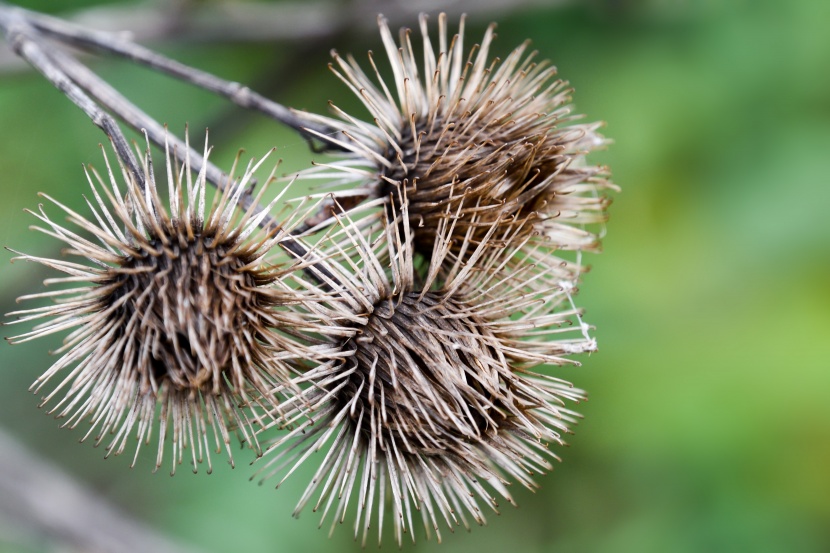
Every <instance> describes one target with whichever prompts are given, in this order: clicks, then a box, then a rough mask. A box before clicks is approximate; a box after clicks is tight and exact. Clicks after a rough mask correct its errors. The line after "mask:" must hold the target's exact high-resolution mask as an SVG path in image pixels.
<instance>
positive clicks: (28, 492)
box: [0, 430, 197, 553]
mask: <svg viewBox="0 0 830 553" xmlns="http://www.w3.org/2000/svg"><path fill="white" fill-rule="evenodd" d="M6 524H8V525H9V527H10V529H11V530H13V531H14V534H17V536H18V539H19V540H21V541H23V542H24V543H25V542H29V545H32V544H33V543H37V544H38V546H37V548H38V549H40V548H41V547H42V546H43V545H44V544H43V542H44V540H46V542H47V543H48V544H50V545H51V546H52V547H50V548H49V550H55V551H67V552H71V551H99V552H104V551H121V552H124V553H139V552H141V553H143V552H146V551H155V552H158V553H196V552H197V550H196V549H194V548H193V547H190V546H184V545H180V544H176V543H173V542H171V541H170V539H169V538H167V537H165V536H162V535H160V534H158V533H157V532H156V531H154V530H153V529H152V528H150V527H148V526H146V525H145V524H143V523H141V522H139V521H136V520H133V519H131V518H129V517H128V516H127V515H126V514H125V513H123V512H122V511H121V510H120V509H118V508H117V507H115V506H114V505H111V504H110V503H108V502H107V501H105V500H104V499H103V498H101V497H99V496H97V495H95V494H92V493H90V492H89V491H88V490H86V489H85V488H84V487H83V486H82V485H81V484H80V483H79V482H77V481H75V480H73V479H72V478H71V477H70V476H69V475H67V474H65V473H63V472H61V471H59V470H58V469H56V468H55V467H52V466H50V465H49V464H47V463H45V462H44V461H42V460H41V459H38V458H37V457H35V456H34V455H33V454H32V453H31V452H29V451H26V449H24V448H23V447H22V446H21V445H20V444H19V443H17V441H16V440H14V439H13V438H12V437H11V436H9V435H8V434H6V433H5V432H3V431H2V430H0V526H5V525H6ZM0 541H2V540H0Z"/></svg>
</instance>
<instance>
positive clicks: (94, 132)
mask: <svg viewBox="0 0 830 553" xmlns="http://www.w3.org/2000/svg"><path fill="white" fill-rule="evenodd" d="M98 3H101V2H98ZM50 4H51V3H50ZM86 4H92V3H91V2H87V3H86ZM31 5H32V7H37V8H41V9H44V8H47V6H45V5H44V2H40V3H39V4H37V5H36V4H35V3H34V2H32V3H31ZM51 5H52V6H54V4H51ZM49 9H53V8H49ZM470 15H471V19H472V24H471V28H470V31H469V35H468V37H469V38H468V41H469V43H472V42H473V41H475V40H477V38H478V37H479V36H480V35H481V32H482V31H483V25H484V24H486V21H482V20H481V19H480V18H477V17H475V14H470ZM828 21H830V4H829V3H827V2H826V0H795V1H792V2H776V1H773V0H768V1H759V2H692V1H691V0H689V1H679V2H667V1H663V2H660V1H656V0H654V1H642V2H611V1H610V0H608V1H596V2H589V3H583V4H580V5H572V6H568V7H551V8H544V9H543V8H537V9H535V10H533V11H526V10H525V11H517V12H516V13H512V14H509V15H508V16H506V17H503V18H501V20H500V21H499V27H498V32H499V38H498V40H497V42H496V51H497V53H498V54H501V55H505V54H507V53H508V52H509V50H510V49H511V48H512V47H514V46H515V45H517V44H519V43H520V42H521V41H523V40H525V39H526V38H531V39H532V41H533V45H534V47H535V48H536V49H538V50H539V51H540V57H541V58H549V59H551V60H552V61H553V62H554V64H556V65H557V66H558V68H559V71H560V74H561V76H562V77H563V78H565V79H568V80H569V81H570V82H571V84H572V85H573V86H574V87H575V89H576V92H575V95H574V100H575V106H576V109H577V111H578V112H581V113H585V114H587V119H588V120H596V119H602V120H604V121H606V122H607V127H606V128H605V132H606V134H607V135H608V136H609V137H611V138H612V139H613V140H614V141H615V143H614V144H613V145H612V146H611V147H610V148H609V149H608V150H607V151H606V152H602V153H600V154H599V155H598V156H597V158H596V159H597V160H598V161H601V162H603V163H607V164H608V165H609V166H610V167H611V170H612V172H613V175H614V180H615V182H617V183H619V184H620V185H621V186H622V188H623V192H622V193H620V194H618V195H616V196H615V203H614V205H613V206H612V207H611V221H610V223H609V225H608V235H607V238H606V239H605V241H604V245H605V252H604V253H603V254H602V255H600V256H591V257H590V258H589V262H590V263H591V264H592V265H593V270H592V271H591V272H590V273H588V274H587V275H586V276H585V278H584V282H583V285H582V287H581V288H582V289H581V292H580V294H579V296H578V303H579V304H580V305H582V306H584V307H585V308H586V311H587V315H586V320H587V321H589V322H590V323H591V324H593V325H595V326H596V328H597V330H596V336H597V338H598V341H599V345H600V351H599V353H597V354H595V355H592V356H591V357H586V358H584V359H582V361H583V366H582V367H581V368H566V369H564V370H563V373H564V377H565V378H567V379H569V380H571V381H573V382H574V383H575V384H576V385H578V386H579V387H581V388H584V389H587V390H588V391H589V393H590V401H588V402H587V403H585V404H583V405H582V406H580V407H581V412H582V413H583V414H584V415H585V420H584V421H583V422H582V423H581V424H580V425H579V426H578V427H577V429H576V435H574V436H572V437H571V439H570V440H569V441H570V443H571V447H570V448H568V449H565V450H563V451H561V456H562V458H563V461H564V462H563V463H562V464H561V465H559V466H557V468H556V470H555V471H554V472H553V473H552V474H550V475H547V476H545V477H542V478H539V483H540V484H541V489H540V490H539V491H538V492H537V493H536V494H532V493H530V492H528V491H526V490H518V489H517V490H515V496H516V499H517V501H518V503H519V504H520V508H519V509H513V508H512V507H510V506H509V505H506V504H505V505H504V507H503V509H502V514H501V515H500V516H490V517H488V518H489V520H490V524H489V526H488V527H487V528H475V529H474V530H473V532H472V534H471V535H469V536H468V535H464V534H465V533H464V532H463V531H460V532H457V533H456V534H455V535H448V533H447V535H445V544H444V545H443V546H442V547H443V551H453V552H463V551H511V552H515V553H520V552H525V551H527V552H531V551H532V552H536V551H555V552H557V553H565V552H592V553H595V552H599V553H602V552H608V553H612V552H613V553H624V552H632V553H645V552H661V553H662V552H672V553H684V552H698V551H707V552H710V551H723V552H731V551H752V552H756V553H759V552H793V553H801V552H805V553H806V552H820V551H827V550H830V530H828V529H827V528H828V525H827V523H828V521H830V470H828V469H829V468H830V286H828V285H830V215H828V211H830V156H828V154H827V150H828V147H829V146H830V71H828V67H830V33H828V32H827V22H828ZM411 24H412V25H413V26H414V25H415V24H416V21H414V20H413V21H412V23H411ZM340 40H341V42H340V43H337V44H331V45H328V46H336V47H337V48H338V50H340V51H343V52H349V51H350V52H353V53H355V54H356V55H357V57H358V59H361V60H362V59H365V54H364V52H365V51H366V50H367V49H369V48H373V49H375V50H378V49H379V47H380V46H379V40H378V38H377V36H376V35H374V34H366V35H363V34H353V35H350V36H348V37H343V38H341V39H340ZM154 46H156V47H159V48H161V49H163V50H164V51H166V52H168V53H169V54H170V55H172V56H173V57H175V58H179V59H182V60H185V61H186V62H187V63H189V64H192V65H194V66H197V67H200V68H203V69H206V70H208V71H211V72H214V73H217V74H219V75H221V76H223V77H224V78H228V79H232V80H238V81H241V82H245V83H249V84H251V85H253V86H254V87H256V86H257V85H261V86H264V87H265V88H271V89H272V90H275V91H276V92H275V93H274V94H275V95H274V97H275V99H276V100H278V101H280V102H282V103H284V104H288V105H294V106H298V107H304V108H308V109H311V110H316V111H325V110H326V109H327V108H326V101H327V100H329V99H331V100H334V101H335V102H337V103H338V104H348V103H349V100H348V95H349V93H348V91H347V90H346V89H345V87H344V86H342V85H340V83H339V82H338V81H336V79H335V78H334V77H333V76H332V75H330V74H329V73H328V72H327V71H326V69H325V62H326V59H327V58H326V49H327V48H323V49H322V50H321V52H322V53H317V54H313V55H311V56H310V57H309V59H308V63H301V64H299V65H297V64H296V62H294V63H295V65H297V66H296V67H295V68H294V69H293V70H292V72H291V74H289V75H285V74H282V73H280V70H281V68H283V67H284V66H285V64H288V63H291V60H292V55H293V54H294V53H295V50H293V49H294V48H295V47H296V45H292V44H284V45H283V44H269V45H259V46H258V45H238V44H236V45H234V44H215V45H211V44H199V43H193V44H160V45H154ZM298 55H299V54H298ZM94 66H95V68H96V69H97V70H98V71H100V72H101V73H102V74H103V75H104V76H106V77H107V78H108V79H110V80H111V82H113V83H114V84H115V85H116V86H117V87H118V88H119V89H120V90H123V91H125V92H126V93H127V95H128V96H129V97H130V98H131V99H133V100H135V101H136V102H137V103H138V104H139V105H141V106H142V107H143V108H144V109H145V110H146V111H147V112H149V113H151V114H153V115H154V116H156V117H158V118H159V119H160V120H162V121H163V122H166V123H168V124H169V125H170V127H171V129H174V130H175V129H181V128H183V127H184V125H185V123H189V125H190V127H191V129H194V130H198V132H196V133H194V134H196V135H197V136H198V139H196V140H194V141H196V142H201V141H202V140H203V135H202V129H203V128H204V127H205V126H208V125H210V126H211V134H212V142H213V143H214V144H215V145H216V152H215V154H216V155H215V157H214V159H215V160H216V161H217V163H219V164H220V165H222V166H227V165H228V164H229V163H230V161H231V160H232V159H233V156H234V155H235V154H236V151H237V149H238V148H240V147H244V148H246V150H247V151H248V152H249V153H250V155H256V156H259V155H261V154H262V153H264V152H265V151H267V150H268V149H269V148H271V147H272V146H276V147H277V148H278V150H277V155H278V156H279V157H281V158H283V159H284V160H285V162H286V163H285V165H284V166H283V170H284V171H285V172H291V171H295V170H297V169H299V168H302V167H303V166H305V165H307V164H308V162H309V160H310V159H312V158H313V154H311V153H310V152H308V150H307V148H306V146H305V143H304V142H303V141H302V140H301V139H299V138H298V137H297V136H296V135H294V134H292V133H291V132H289V131H286V130H284V129H283V128H281V127H280V126H279V125H277V124H275V123H272V122H270V121H267V120H265V119H264V118H262V117H258V116H252V115H250V114H243V113H241V112H240V111H239V110H238V109H237V108H234V107H232V106H230V105H228V104H227V103H225V102H224V101H223V100H221V99H217V98H215V97H212V96H210V95H209V94H207V93H205V92H202V91H199V90H196V89H194V88H191V87H188V86H185V85H181V84H178V83H175V82H173V81H171V80H169V79H166V78H164V77H158V76H154V75H152V74H150V73H149V72H147V71H146V70H144V69H140V68H135V67H131V66H128V65H126V64H124V63H121V62H117V61H111V60H105V61H100V62H95V65H94ZM271 73H275V74H280V76H281V77H280V78H282V79H285V81H284V82H279V83H274V82H272V81H269V79H268V77H267V76H268V75H269V74H271ZM0 129H2V132H0V190H2V196H1V197H2V200H3V201H2V202H0V245H2V246H8V247H10V248H13V249H16V250H20V251H26V252H29V253H35V254H40V255H46V254H49V255H58V252H59V245H58V244H57V243H56V242H55V241H52V240H46V239H44V237H43V236H42V235H38V234H36V233H33V232H29V231H26V230H25V229H26V227H27V226H28V225H30V224H33V223H34V220H33V218H32V217H31V216H28V215H26V214H24V213H23V212H22V210H23V208H26V207H28V208H35V207H36V206H37V204H38V202H39V201H41V200H40V199H39V198H38V197H37V196H36V193H37V192H39V191H42V192H47V193H49V194H50V195H52V196H54V197H56V198H58V199H59V200H61V201H65V202H66V203H68V204H70V205H74V206H81V205H82V198H81V195H80V194H81V191H82V190H83V188H84V187H85V186H86V184H85V180H84V177H83V172H82V170H81V164H82V163H89V162H91V163H93V164H94V165H98V166H100V165H101V162H100V152H99V150H98V146H97V144H98V143H99V142H101V141H102V140H103V136H102V135H101V134H100V131H98V129H96V128H95V127H94V126H93V125H92V124H91V123H89V122H88V121H87V120H86V119H85V117H84V115H83V114H82V113H81V112H80V111H79V110H78V109H77V108H75V107H74V106H72V105H71V104H70V103H69V102H68V101H67V100H66V99H65V98H63V97H62V96H61V94H60V93H59V92H57V91H56V90H54V89H53V88H52V87H51V86H50V85H49V84H48V83H46V82H45V81H44V80H43V79H41V78H40V77H39V76H36V75H35V74H33V73H31V72H25V71H23V72H15V73H9V74H3V75H0ZM12 255H13V254H11V253H9V252H5V253H4V254H2V255H0V262H1V263H0V275H2V276H0V279H2V280H1V281H2V297H1V298H0V307H2V309H3V312H8V311H10V310H12V309H14V298H15V297H17V296H19V295H21V294H23V293H27V292H32V291H34V290H33V283H37V282H39V281H40V280H42V279H43V278H45V277H46V273H45V271H43V270H42V268H40V267H38V266H35V265H34V264H26V263H15V264H13V265H12V264H9V263H8V259H9V258H10V257H12ZM4 333H5V334H6V335H10V334H12V333H13V329H10V328H6V329H5V331H4ZM57 345H58V340H57V339H56V340H54V342H53V343H50V344H48V346H47V344H45V343H33V344H26V345H21V346H16V347H9V346H8V345H3V346H2V355H0V359H2V361H0V378H2V386H0V425H2V426H3V427H4V428H5V429H6V430H7V431H9V432H11V433H13V434H14V435H15V436H16V437H18V438H19V439H20V440H22V441H24V442H25V443H26V444H27V445H29V446H30V447H31V448H32V449H34V450H35V451H37V452H38V453H39V454H40V455H42V456H43V457H44V458H47V459H49V460H50V461H52V462H53V463H55V464H58V465H59V466H61V467H62V468H64V469H65V470H67V471H69V472H70V473H72V474H74V475H76V476H77V477H78V478H79V479H80V480H82V481H84V482H86V483H88V486H89V487H90V489H93V490H96V491H98V492H100V493H101V494H102V495H104V496H105V497H108V498H109V499H110V500H111V501H113V502H114V503H116V504H118V505H119V506H121V507H122V508H123V509H124V510H125V511H127V512H129V513H132V514H133V515H135V516H136V517H137V518H140V519H143V520H145V521H147V522H148V523H150V524H151V525H152V526H154V527H156V528H158V529H159V530H161V531H163V532H166V533H168V534H170V535H172V536H174V537H176V538H178V539H180V540H182V541H183V542H190V543H192V544H195V545H197V546H199V547H201V548H203V549H204V550H206V551H210V552H221V551H232V550H240V551H305V550H316V551H345V550H348V549H350V548H354V549H355V550H357V549H359V545H357V544H353V542H352V540H351V528H350V527H349V526H348V525H344V527H343V528H338V529H336V531H335V533H334V537H333V538H332V539H331V540H328V539H327V538H326V531H325V530H323V531H318V530H317V529H316V528H317V522H318V516H317V515H315V514H314V513H311V512H310V511H307V512H305V513H304V514H303V517H302V518H301V519H300V520H294V519H292V518H291V516H290V514H291V512H292V510H293V506H294V504H295V502H296V500H297V499H298V498H299V495H300V494H301V490H302V489H303V488H304V486H305V479H306V478H308V477H309V475H310V474H311V472H312V469H313V467H312V465H313V463H309V464H308V466H307V467H305V468H304V470H301V471H300V472H299V473H298V474H296V475H295V476H293V477H292V478H291V479H290V480H288V481H287V482H286V483H285V485H283V486H282V487H281V488H280V489H279V490H278V491H274V490H273V489H272V488H273V484H274V483H275V482H270V481H269V482H268V483H266V484H265V485H264V486H263V487H257V486H256V485H255V484H253V483H248V482H247V481H246V480H247V477H248V476H249V475H250V474H252V473H253V470H252V469H251V468H250V467H248V466H247V457H246V456H245V455H244V452H241V453H242V454H241V455H239V458H240V461H239V465H238V466H237V468H236V469H234V470H233V471H231V470H230V469H229V468H228V467H226V466H225V465H224V463H223V461H221V460H220V461H219V462H218V465H219V466H218V467H216V470H215V473H214V474H213V475H210V476H207V475H205V474H203V472H204V471H203V470H202V471H201V472H200V474H199V475H196V476H192V475H190V474H189V473H188V472H189V471H188V470H187V467H186V466H183V467H181V468H180V470H179V473H178V474H177V476H176V477H175V478H169V477H167V476H166V475H165V474H164V473H165V471H166V470H168V467H167V466H165V467H163V468H162V470H161V471H159V474H155V475H152V474H151V473H150V470H151V460H150V459H144V460H143V462H140V463H139V465H138V466H137V467H136V468H135V469H133V470H129V469H128V465H129V461H130V459H128V458H127V457H128V456H127V455H125V456H124V458H115V459H109V460H107V461H104V460H103V459H102V457H103V451H101V450H95V449H93V448H92V447H91V446H90V445H89V444H84V445H78V444H77V443H76V441H77V439H78V438H80V436H81V432H80V431H79V430H76V431H73V432H70V431H66V430H59V429H58V428H57V427H58V423H56V421H54V420H52V419H51V418H50V417H48V416H45V415H44V414H43V413H41V412H39V411H38V410H37V408H36V403H37V398H36V397H34V396H32V395H31V394H29V393H28V392H27V391H26V390H27V388H28V386H29V384H30V383H31V382H32V381H33V380H34V379H35V378H36V377H37V376H38V375H39V374H40V373H42V372H43V371H44V370H45V369H46V368H47V367H48V366H49V365H50V363H51V362H52V361H53V359H51V358H50V357H49V355H48V352H47V351H46V349H47V347H48V348H55V347H57ZM147 457H149V456H147ZM326 528H327V527H326ZM371 547H373V546H371ZM385 547H392V548H394V543H393V541H392V540H391V539H387V540H386V545H385ZM416 547H417V549H418V550H421V551H432V550H438V546H437V545H436V543H435V542H434V541H432V542H426V541H424V540H419V543H418V545H417V546H416ZM2 549H3V539H2V536H0V550H2ZM405 549H407V550H409V549H411V547H409V546H405ZM46 550H48V549H46Z"/></svg>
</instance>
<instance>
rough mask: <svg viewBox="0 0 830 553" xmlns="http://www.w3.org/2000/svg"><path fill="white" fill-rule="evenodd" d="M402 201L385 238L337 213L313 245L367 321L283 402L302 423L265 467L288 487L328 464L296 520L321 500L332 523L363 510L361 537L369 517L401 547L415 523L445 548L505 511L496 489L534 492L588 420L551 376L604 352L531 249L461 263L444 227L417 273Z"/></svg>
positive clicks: (355, 312) (482, 253)
mask: <svg viewBox="0 0 830 553" xmlns="http://www.w3.org/2000/svg"><path fill="white" fill-rule="evenodd" d="M397 204H398V205H400V206H401V211H400V212H393V213H392V216H391V217H390V216H389V215H388V214H387V215H386V216H384V217H378V218H377V219H376V221H377V225H376V226H375V228H373V229H372V228H368V227H367V225H366V223H365V222H363V223H362V224H360V225H359V224H358V223H354V222H351V221H349V220H348V219H346V218H345V216H338V217H337V219H338V222H337V224H336V225H335V227H334V228H333V229H331V230H330V233H329V234H328V235H327V237H326V238H325V239H324V240H322V241H321V242H320V243H318V244H317V245H316V247H314V248H311V247H309V259H311V258H314V259H317V260H319V261H318V263H319V265H318V266H317V267H318V269H317V270H319V271H322V268H323V267H325V268H326V269H325V270H326V273H327V274H328V275H329V277H330V278H328V279H327V282H328V283H329V285H330V287H331V288H332V295H333V297H340V298H346V299H348V300H349V301H351V303H352V308H351V309H352V316H353V318H355V320H354V322H353V323H352V327H353V329H352V332H351V333H348V334H346V335H341V336H331V337H330V340H331V342H332V343H334V344H337V346H338V347H339V350H340V351H339V353H338V354H336V355H335V356H333V357H332V358H331V359H330V360H329V361H327V362H322V363H318V364H317V365H316V366H314V367H312V368H311V369H310V370H309V371H308V372H306V373H305V374H303V375H302V376H298V377H297V378H296V379H295V380H294V383H295V384H296V385H297V386H298V388H302V392H300V393H299V395H297V396H295V397H293V398H291V399H289V400H286V402H285V403H284V404H283V405H282V408H283V409H284V411H283V412H284V414H285V419H284V421H283V425H285V426H288V427H289V428H290V430H289V432H288V433H287V434H285V435H283V436H282V437H281V438H279V439H277V440H276V441H275V442H274V443H273V444H272V445H271V446H270V447H269V448H268V450H267V451H266V452H265V454H264V458H263V460H265V462H266V465H265V466H264V467H263V468H262V469H261V471H260V472H263V473H265V478H268V477H271V476H273V475H275V474H278V473H281V472H282V471H283V470H284V469H286V468H287V469H288V470H287V474H286V475H285V478H287V477H288V475H290V474H291V473H293V472H294V470H295V469H296V468H297V467H298V466H299V465H301V464H302V463H303V462H305V461H306V459H308V458H309V457H311V456H312V455H314V454H316V455H318V456H320V457H322V460H320V461H319V468H318V469H317V471H316V473H315V474H314V476H313V478H312V481H311V482H310V483H309V485H308V486H307V488H306V490H305V493H304V494H303V496H302V499H301V500H300V502H299V504H298V505H297V508H296V511H295V515H297V514H299V512H300V511H301V510H302V509H303V507H304V506H305V505H306V504H307V503H308V502H309V501H311V502H312V503H313V505H314V510H315V511H316V510H318V509H322V510H323V520H325V519H326V517H327V516H330V517H331V519H332V529H333V528H334V526H335V525H336V523H337V522H343V521H344V520H345V519H346V517H347V515H348V514H349V513H348V512H349V511H352V512H353V511H354V510H356V513H353V514H351V515H349V516H354V519H355V520H354V532H355V538H356V539H357V538H358V536H359V535H360V534H361V533H362V540H363V543H364V544H365V542H366V540H367V534H368V532H369V528H370V525H371V524H376V525H377V528H378V530H377V531H378V539H379V540H380V538H381V536H382V533H383V523H384V520H390V521H391V525H392V527H393V529H394V534H395V540H396V541H397V543H398V544H399V545H400V544H401V542H402V539H403V534H404V533H407V532H409V533H410V534H412V539H413V540H414V530H415V528H414V524H415V523H416V522H417V521H415V520H413V519H414V518H416V517H419V518H421V519H422V522H423V524H424V527H425V530H426V534H427V537H429V536H430V534H431V533H432V531H434V532H435V534H436V536H437V538H438V539H439V540H440V538H441V530H440V526H442V525H443V524H444V523H446V524H447V525H448V526H449V527H450V529H451V530H452V529H453V528H454V527H456V526H458V525H463V526H465V527H467V528H469V526H470V521H473V522H476V523H478V524H484V523H485V515H484V513H483V512H482V511H483V510H484V509H486V508H490V509H493V510H497V506H498V501H497V499H496V497H495V496H494V494H497V495H500V496H502V497H504V498H505V499H506V500H507V501H508V502H510V503H513V499H512V497H511V495H510V492H509V491H508V488H507V486H508V485H509V484H510V483H511V482H518V483H520V484H521V485H522V486H526V487H528V488H534V487H535V484H534V482H533V479H532V477H533V475H536V474H542V473H545V472H546V471H548V470H550V469H551V468H552V466H551V463H550V461H551V459H555V458H556V456H555V454H554V453H552V452H551V451H550V450H549V449H548V446H549V444H561V443H563V442H562V438H561V435H562V434H564V433H568V432H569V431H570V427H571V424H573V423H575V422H576V419H577V418H578V415H577V414H576V413H575V412H573V411H571V410H570V409H569V408H568V407H567V406H566V405H567V403H568V402H571V401H577V400H579V399H580V398H582V397H583V393H582V392H581V391H580V390H577V389H574V388H573V387H572V386H571V384H569V383H568V382H566V381H564V380H561V379H559V378H557V377H554V376H551V375H548V374H544V373H546V372H548V368H549V367H551V366H557V365H564V364H567V363H570V364H576V362H575V361H574V360H572V359H571V358H570V356H571V355H572V354H574V353H580V352H589V351H593V350H595V348H596V343H595V341H594V340H593V339H592V338H591V337H590V336H589V335H588V333H587V331H588V327H587V325H584V324H583V323H582V320H581V315H580V312H579V311H578V310H577V309H576V308H575V307H574V306H573V303H572V301H571V292H572V288H571V281H570V280H568V281H562V280H560V276H559V274H558V273H557V272H556V271H554V270H552V269H550V268H548V267H546V266H544V265H537V264H534V263H531V262H530V261H529V259H530V258H529V257H527V256H525V255H523V254H522V253H521V252H523V251H526V247H527V245H526V244H525V243H523V242H522V241H520V240H515V241H511V243H510V246H509V247H503V248H495V247H491V245H490V244H489V238H485V239H484V240H483V241H481V242H480V243H478V244H471V243H467V244H464V247H466V248H468V251H469V254H468V255H465V256H464V257H465V262H463V263H462V262H461V261H460V259H459V258H458V257H457V256H456V255H455V254H454V253H453V249H452V248H450V247H449V243H450V240H449V238H448V237H449V236H450V235H451V234H452V232H453V229H452V225H451V224H450V223H449V221H450V219H444V220H443V221H442V223H441V224H440V226H439V229H438V239H437V241H436V244H435V248H434V250H433V252H432V255H431V257H430V259H431V260H430V262H429V266H428V267H426V268H425V270H419V269H418V268H417V267H416V263H417V260H416V259H415V258H414V256H413V244H414V236H413V232H412V229H411V227H410V225H409V220H410V217H411V216H410V214H409V213H408V203H407V202H406V200H405V199H403V200H400V201H399V202H397ZM518 225H520V223H519V222H517V221H513V222H505V221H498V222H496V223H494V225H493V228H510V227H512V226H518ZM512 230H513V232H514V233H516V234H519V233H520V230H521V229H519V228H514V229H512ZM373 231H374V232H373ZM491 234H492V233H491ZM348 275H352V276H351V277H350V278H348V279H347V280H345V281H344V280H341V279H344V278H345V277H346V276H348ZM345 303H346V302H343V304H344V305H345ZM572 323H576V324H575V325H573V326H572ZM542 366H545V367H546V368H545V369H544V370H543V372H542V371H539V372H537V370H536V369H537V368H539V367H542ZM321 450H322V451H321ZM283 479H284V478H283ZM314 496H316V499H314ZM350 507H351V509H350ZM387 513H388V515H389V518H387V517H386V515H387ZM321 524H322V521H321Z"/></svg>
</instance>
